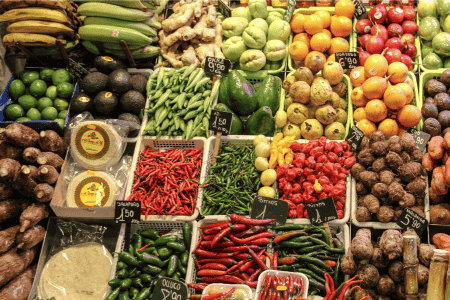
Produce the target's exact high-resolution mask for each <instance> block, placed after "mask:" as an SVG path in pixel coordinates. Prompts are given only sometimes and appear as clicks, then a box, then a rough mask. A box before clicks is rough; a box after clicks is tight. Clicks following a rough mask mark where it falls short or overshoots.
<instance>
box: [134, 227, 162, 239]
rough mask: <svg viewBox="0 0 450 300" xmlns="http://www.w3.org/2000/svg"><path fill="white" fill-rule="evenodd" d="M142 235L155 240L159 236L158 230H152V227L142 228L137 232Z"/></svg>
mask: <svg viewBox="0 0 450 300" xmlns="http://www.w3.org/2000/svg"><path fill="white" fill-rule="evenodd" d="M139 233H140V234H141V235H142V236H143V237H147V238H150V239H152V240H156V239H158V238H159V237H160V236H159V232H158V231H156V230H154V229H148V230H144V231H141V232H139Z"/></svg>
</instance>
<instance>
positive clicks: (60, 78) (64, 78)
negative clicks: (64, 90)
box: [52, 69, 70, 85]
mask: <svg viewBox="0 0 450 300" xmlns="http://www.w3.org/2000/svg"><path fill="white" fill-rule="evenodd" d="M52 81H53V84H54V85H58V84H60V83H63V82H69V81H70V73H69V72H67V70H65V69H59V70H56V71H55V73H53V76H52Z"/></svg>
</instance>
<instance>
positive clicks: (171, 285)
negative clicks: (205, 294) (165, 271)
mask: <svg viewBox="0 0 450 300" xmlns="http://www.w3.org/2000/svg"><path fill="white" fill-rule="evenodd" d="M187 298H188V296H187V287H186V284H184V283H183V282H181V281H178V280H175V279H172V278H167V277H164V278H161V279H159V280H158V281H157V282H156V285H155V289H154V291H153V296H152V300H184V299H187Z"/></svg>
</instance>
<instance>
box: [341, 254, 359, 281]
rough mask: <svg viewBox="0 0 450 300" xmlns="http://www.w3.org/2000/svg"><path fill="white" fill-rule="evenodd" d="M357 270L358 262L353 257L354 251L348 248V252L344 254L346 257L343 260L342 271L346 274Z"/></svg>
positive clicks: (351, 273)
mask: <svg viewBox="0 0 450 300" xmlns="http://www.w3.org/2000/svg"><path fill="white" fill-rule="evenodd" d="M356 270H357V265H356V262H355V260H354V258H353V254H352V251H350V249H348V251H347V254H346V255H345V256H344V259H343V260H342V261H341V271H342V273H344V274H346V275H353V274H354V273H355V272H356Z"/></svg>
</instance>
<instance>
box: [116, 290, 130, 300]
mask: <svg viewBox="0 0 450 300" xmlns="http://www.w3.org/2000/svg"><path fill="white" fill-rule="evenodd" d="M119 300H131V299H130V293H129V292H128V291H123V292H122V293H120V295H119Z"/></svg>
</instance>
